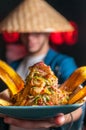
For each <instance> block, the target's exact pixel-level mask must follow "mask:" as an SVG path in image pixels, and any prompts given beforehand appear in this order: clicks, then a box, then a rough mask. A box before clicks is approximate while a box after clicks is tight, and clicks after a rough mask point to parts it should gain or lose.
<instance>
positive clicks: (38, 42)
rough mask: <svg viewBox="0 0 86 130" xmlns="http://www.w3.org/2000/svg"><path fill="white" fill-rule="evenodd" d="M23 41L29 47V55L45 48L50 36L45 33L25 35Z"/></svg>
mask: <svg viewBox="0 0 86 130" xmlns="http://www.w3.org/2000/svg"><path fill="white" fill-rule="evenodd" d="M21 40H22V42H23V44H25V46H26V47H27V50H28V52H29V53H36V52H38V51H40V49H42V48H43V46H44V45H45V44H46V42H47V40H48V34H44V33H24V34H21Z"/></svg>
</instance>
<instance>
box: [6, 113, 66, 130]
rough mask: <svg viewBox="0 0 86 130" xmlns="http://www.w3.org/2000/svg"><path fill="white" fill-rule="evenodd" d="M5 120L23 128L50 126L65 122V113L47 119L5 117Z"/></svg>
mask: <svg viewBox="0 0 86 130" xmlns="http://www.w3.org/2000/svg"><path fill="white" fill-rule="evenodd" d="M4 122H5V123H8V124H11V125H14V126H17V127H22V128H50V127H53V126H56V127H58V126H61V125H63V124H64V123H65V116H64V114H59V115H58V116H57V117H55V118H50V119H46V120H39V121H37V120H34V121H31V120H18V119H14V118H10V117H5V118H4Z"/></svg>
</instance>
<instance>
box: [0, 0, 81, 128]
mask: <svg viewBox="0 0 86 130" xmlns="http://www.w3.org/2000/svg"><path fill="white" fill-rule="evenodd" d="M72 30H73V27H72V26H71V25H70V24H69V22H68V21H67V20H66V19H65V18H64V17H63V16H62V15H61V14H59V13H58V12H57V11H56V10H55V9H53V8H52V7H51V6H50V5H48V3H47V2H46V1H44V0H24V1H23V2H22V3H21V4H20V5H19V7H18V8H16V9H15V10H14V11H13V12H12V13H11V14H10V15H8V17H7V18H6V19H5V20H3V21H2V22H1V23H0V31H1V32H3V31H8V32H19V33H21V41H22V42H23V43H24V44H25V46H26V48H27V50H28V55H27V57H25V58H24V59H20V60H19V61H16V62H14V63H12V64H11V66H12V67H13V68H15V70H16V71H17V72H18V73H19V74H20V75H21V77H22V78H23V79H25V77H26V75H27V72H28V67H29V66H31V65H33V64H34V63H36V62H39V61H44V62H45V63H46V64H47V65H50V66H51V68H52V70H53V71H54V73H55V74H56V75H57V76H58V78H59V83H60V84H61V83H62V82H64V81H65V80H66V79H67V78H68V77H69V75H70V74H71V73H72V72H73V71H74V70H75V69H76V65H75V63H74V60H73V59H72V58H70V57H68V56H66V55H62V54H60V53H58V52H57V53H56V52H54V51H53V50H52V49H50V46H49V33H50V32H66V31H72ZM29 32H32V33H29ZM43 32H49V33H46V34H45V33H43ZM81 115H82V109H81V108H79V109H77V110H76V111H74V112H72V113H71V114H70V113H69V114H67V115H64V114H60V115H56V117H55V118H52V119H47V120H46V119H45V120H40V121H30V120H17V119H12V118H10V117H4V122H5V123H8V124H10V125H11V127H10V130H25V129H30V130H32V129H34V128H37V129H36V130H38V129H39V130H41V128H45V129H54V128H50V127H53V126H55V127H58V128H56V129H57V130H64V129H68V128H69V127H70V126H71V125H72V122H74V125H73V127H72V128H71V129H72V130H79V129H80V128H81V127H82V121H83V116H81ZM80 117H81V118H80ZM78 119H79V120H78ZM75 120H77V121H76V122H75ZM67 123H69V124H68V125H65V124H67ZM12 125H15V126H17V127H14V126H12ZM24 128H25V129H24Z"/></svg>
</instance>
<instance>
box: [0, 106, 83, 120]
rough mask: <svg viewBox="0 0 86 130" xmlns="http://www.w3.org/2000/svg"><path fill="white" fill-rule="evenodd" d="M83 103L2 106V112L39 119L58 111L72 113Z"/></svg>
mask: <svg viewBox="0 0 86 130" xmlns="http://www.w3.org/2000/svg"><path fill="white" fill-rule="evenodd" d="M80 106H81V104H72V105H61V106H0V113H1V114H5V115H7V116H10V117H13V118H18V119H31V120H35V119H36V120H38V119H44V118H49V117H54V116H56V115H57V114H58V113H64V114H67V113H70V112H72V111H74V110H76V109H77V108H79V107H80Z"/></svg>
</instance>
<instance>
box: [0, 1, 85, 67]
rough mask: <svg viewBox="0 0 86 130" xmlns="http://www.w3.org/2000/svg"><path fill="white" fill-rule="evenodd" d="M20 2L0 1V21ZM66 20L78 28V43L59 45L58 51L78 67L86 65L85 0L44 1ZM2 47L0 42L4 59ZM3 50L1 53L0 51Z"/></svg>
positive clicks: (2, 54)
mask: <svg viewBox="0 0 86 130" xmlns="http://www.w3.org/2000/svg"><path fill="white" fill-rule="evenodd" d="M21 1H22V0H15V1H14V0H0V20H3V19H4V17H6V16H7V15H8V14H9V12H11V10H13V9H14V8H15V7H16V6H17V5H18V4H19V3H20V2H21ZM46 1H47V2H48V3H49V4H51V5H52V6H53V7H54V8H55V9H56V10H58V11H59V12H60V13H61V14H63V15H64V16H65V17H66V18H67V19H68V20H73V21H75V22H76V23H77V25H78V28H79V38H78V42H77V43H76V44H75V45H73V46H68V45H61V46H59V47H58V49H59V51H60V52H62V53H66V54H68V55H70V56H73V57H74V58H75V60H76V63H77V65H78V66H82V65H86V7H85V5H86V0H46ZM1 48H4V45H2V43H1V42H0V53H1V55H0V56H2V58H4V50H5V49H1ZM1 50H3V51H1Z"/></svg>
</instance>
